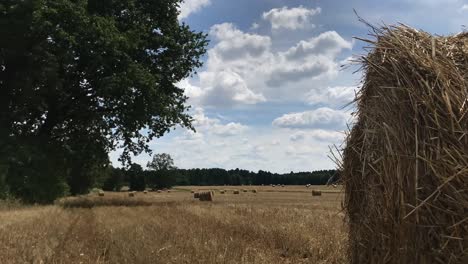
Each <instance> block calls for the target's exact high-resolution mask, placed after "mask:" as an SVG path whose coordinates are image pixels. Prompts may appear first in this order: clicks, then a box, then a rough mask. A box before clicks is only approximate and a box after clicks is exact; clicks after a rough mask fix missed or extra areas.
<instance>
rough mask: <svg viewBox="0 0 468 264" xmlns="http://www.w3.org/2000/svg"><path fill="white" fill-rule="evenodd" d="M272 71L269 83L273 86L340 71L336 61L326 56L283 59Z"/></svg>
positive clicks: (331, 74) (334, 73) (330, 74)
mask: <svg viewBox="0 0 468 264" xmlns="http://www.w3.org/2000/svg"><path fill="white" fill-rule="evenodd" d="M276 65H277V67H275V68H274V70H273V71H272V72H271V73H270V77H269V79H268V81H267V84H268V85H269V86H271V87H278V86H282V85H284V84H285V83H288V82H298V81H300V80H303V79H314V78H320V77H325V76H334V75H336V74H337V72H338V65H337V63H336V62H334V61H333V60H331V59H330V58H329V57H325V56H314V57H309V60H307V61H292V62H291V61H283V62H282V63H277V64H276Z"/></svg>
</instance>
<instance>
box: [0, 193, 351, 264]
mask: <svg viewBox="0 0 468 264" xmlns="http://www.w3.org/2000/svg"><path fill="white" fill-rule="evenodd" d="M312 188H314V189H320V190H323V191H324V192H323V193H322V196H315V197H313V196H312V195H311V190H312ZM221 189H223V190H227V193H225V194H220V192H219V190H221ZM234 189H237V190H240V191H241V193H240V194H233V192H232V190H234ZM242 189H246V190H247V191H248V192H242ZM252 189H256V190H257V193H252V192H250V190H252ZM190 190H195V191H198V190H215V197H214V201H213V202H201V201H198V200H195V199H194V198H193V194H192V193H190ZM342 198H343V194H342V193H341V192H340V190H339V188H338V189H335V188H330V187H325V186H317V187H311V188H306V187H305V186H286V187H274V188H273V187H270V186H268V187H263V186H245V187H232V186H230V187H224V186H222V187H186V186H185V187H179V188H175V189H173V190H172V191H171V192H170V193H168V192H164V193H155V192H149V193H148V194H143V193H137V194H136V197H128V194H127V193H105V196H104V197H98V195H97V194H90V195H89V196H88V197H84V198H78V199H87V200H88V201H97V202H99V201H101V202H102V201H105V200H112V199H114V200H119V201H125V200H130V199H133V201H142V202H144V204H145V206H96V207H92V208H62V207H61V206H58V205H53V206H52V205H51V206H28V207H24V206H5V205H4V206H2V205H0V249H1V250H0V263H269V264H270V263H345V251H346V239H347V233H346V227H345V225H344V222H343V213H342V211H341V200H342ZM97 202H96V203H97Z"/></svg>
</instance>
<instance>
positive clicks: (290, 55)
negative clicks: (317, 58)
mask: <svg viewBox="0 0 468 264" xmlns="http://www.w3.org/2000/svg"><path fill="white" fill-rule="evenodd" d="M352 47H353V44H352V42H350V41H346V40H345V39H343V38H342V37H341V36H340V35H339V34H338V33H336V32H335V31H327V32H324V33H321V34H320V35H318V36H317V37H314V38H311V39H309V40H302V41H300V42H299V43H298V44H297V45H296V46H294V47H292V48H290V49H289V50H288V51H287V52H286V53H285V54H284V56H285V57H286V58H287V59H289V60H297V59H300V58H305V57H307V56H309V55H330V56H331V57H335V56H336V55H338V54H339V53H340V52H341V51H342V50H343V49H351V48H352Z"/></svg>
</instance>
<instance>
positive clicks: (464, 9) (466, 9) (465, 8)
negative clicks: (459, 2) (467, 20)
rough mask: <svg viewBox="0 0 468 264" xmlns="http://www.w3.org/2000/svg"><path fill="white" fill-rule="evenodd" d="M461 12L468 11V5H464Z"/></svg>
mask: <svg viewBox="0 0 468 264" xmlns="http://www.w3.org/2000/svg"><path fill="white" fill-rule="evenodd" d="M460 11H462V12H464V11H468V4H465V5H463V6H462V7H461V8H460Z"/></svg>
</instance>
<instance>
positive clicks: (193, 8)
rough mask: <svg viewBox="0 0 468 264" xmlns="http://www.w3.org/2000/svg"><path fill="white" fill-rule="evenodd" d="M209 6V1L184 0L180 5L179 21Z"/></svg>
mask: <svg viewBox="0 0 468 264" xmlns="http://www.w3.org/2000/svg"><path fill="white" fill-rule="evenodd" d="M210 4H211V1H210V0H184V2H182V4H181V5H180V9H179V10H180V14H179V20H181V19H184V18H187V17H188V16H189V15H190V14H192V13H196V12H198V11H200V9H202V8H203V7H205V6H208V5H210Z"/></svg>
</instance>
